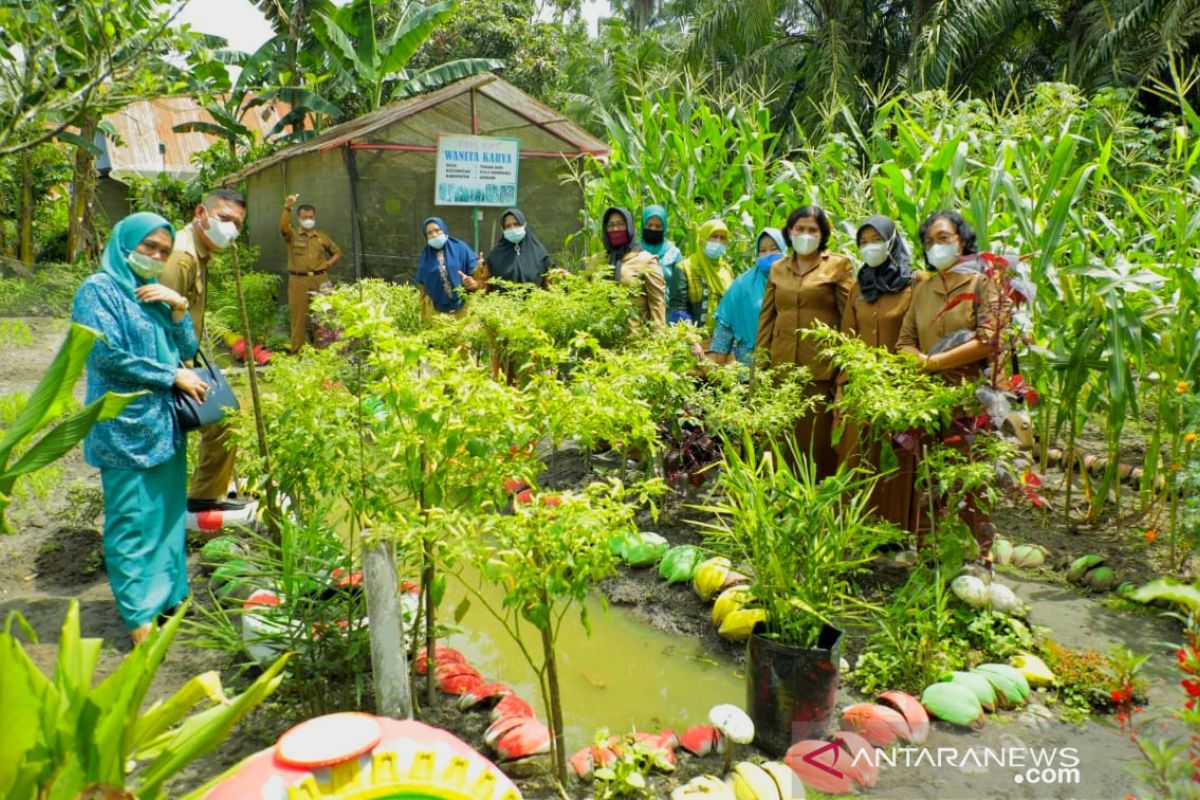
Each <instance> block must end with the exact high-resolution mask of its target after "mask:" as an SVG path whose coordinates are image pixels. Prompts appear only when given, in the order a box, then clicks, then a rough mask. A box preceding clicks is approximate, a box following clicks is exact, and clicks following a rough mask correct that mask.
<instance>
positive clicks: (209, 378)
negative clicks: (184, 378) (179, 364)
mask: <svg viewBox="0 0 1200 800" xmlns="http://www.w3.org/2000/svg"><path fill="white" fill-rule="evenodd" d="M194 372H195V373H196V374H197V375H199V376H200V379H201V380H202V381H204V382H205V383H207V384H208V391H207V392H206V393H205V395H204V402H203V403H198V402H196V401H195V400H194V399H192V397H191V395H189V394H187V393H185V392H182V391H180V390H179V387H175V390H174V392H175V419H177V420H179V430H181V431H183V432H184V433H188V432H189V431H196V430H199V429H201V428H206V427H208V426H209V425H214V424H216V423H218V422H220V421H221V420H223V419H224V418H225V415H226V414H227V413H229V412H230V411H237V410H238V408H239V406H238V401H237V396H236V395H234V393H233V389H232V388H231V387H230V386H229V381H227V380H225V376H224V375H222V374H221V370H220V368H219V367H217V366H216V365H215V364H213V363H212V362H210V361H209V360H208V357H207V356H205V355H204V351H203V350H197V351H196V367H195V368H194Z"/></svg>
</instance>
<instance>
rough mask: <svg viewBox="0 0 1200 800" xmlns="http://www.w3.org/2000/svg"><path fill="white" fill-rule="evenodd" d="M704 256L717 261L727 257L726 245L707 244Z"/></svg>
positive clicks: (717, 243)
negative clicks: (724, 256)
mask: <svg viewBox="0 0 1200 800" xmlns="http://www.w3.org/2000/svg"><path fill="white" fill-rule="evenodd" d="M704 255H705V256H707V257H708V258H711V259H713V260H714V261H715V260H716V259H718V258H720V257H721V256H723V255H725V245H724V244H722V243H721V242H711V241H710V242H707V243H706V244H705V245H704Z"/></svg>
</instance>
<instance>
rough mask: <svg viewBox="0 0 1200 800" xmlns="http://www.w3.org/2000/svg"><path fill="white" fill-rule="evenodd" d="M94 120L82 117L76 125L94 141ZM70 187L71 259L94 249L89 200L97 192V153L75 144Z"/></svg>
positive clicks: (68, 236) (93, 222) (69, 226)
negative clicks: (93, 153)
mask: <svg viewBox="0 0 1200 800" xmlns="http://www.w3.org/2000/svg"><path fill="white" fill-rule="evenodd" d="M97 124H98V121H97V120H96V118H95V117H87V118H85V119H84V121H83V123H82V124H81V125H80V126H79V135H80V136H82V137H83V138H84V139H87V140H88V141H89V142H90V141H93V140H94V139H95V138H96V127H97ZM71 189H72V191H71V213H70V215H69V217H68V219H67V260H68V261H74V260H75V259H76V258H78V257H79V255H80V254H81V253H86V254H89V255H92V254H94V251H95V246H94V245H95V241H96V223H95V219H94V217H93V215H92V201H93V199H94V198H95V195H96V157H95V156H93V155H92V153H91V151H89V150H87V149H86V148H83V147H76V148H75V164H74V167H73V168H72V172H71Z"/></svg>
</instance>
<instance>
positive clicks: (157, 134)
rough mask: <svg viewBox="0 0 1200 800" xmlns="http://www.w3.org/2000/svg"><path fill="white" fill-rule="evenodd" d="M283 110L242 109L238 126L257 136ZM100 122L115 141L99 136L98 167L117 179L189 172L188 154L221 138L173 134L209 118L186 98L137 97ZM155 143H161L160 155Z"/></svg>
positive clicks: (182, 175) (270, 107)
mask: <svg viewBox="0 0 1200 800" xmlns="http://www.w3.org/2000/svg"><path fill="white" fill-rule="evenodd" d="M287 113H288V107H287V106H286V105H285V104H282V103H280V104H276V105H272V104H270V103H268V104H265V105H263V106H260V107H258V108H254V109H251V110H250V111H248V112H246V114H245V116H244V117H243V118H242V124H243V125H245V126H246V127H247V128H250V129H251V130H253V131H257V132H258V134H259V136H260V137H261V136H262V135H264V134H265V133H266V132H267V131H269V130H271V128H273V127H274V126H275V124H276V123H277V122H279V119H280V117H281V116H282V115H285V114H287ZM104 120H105V121H106V122H109V123H111V124H112V126H113V127H114V128H115V129H116V131H117V134H118V135H119V141H117V142H114V141H112V140H109V139H108V138H107V137H103V138H104V139H105V142H104V147H105V149H106V150H107V158H104V159H101V160H100V161H99V162H98V164H97V166H98V167H100V168H105V167H107V168H110V169H112V172H113V176H114V177H117V178H120V177H121V176H122V175H129V174H136V175H141V176H143V177H154V176H155V175H158V173H160V172H166V173H168V174H170V175H172V176H174V177H178V178H186V177H190V176H193V175H195V174H196V172H197V170H196V168H195V167H194V166H193V165H192V162H191V159H192V156H193V155H194V154H196V153H198V152H200V151H201V150H205V149H207V148H209V147H210V146H212V145H213V144H215V143H216V142H218V141H221V139H220V137H217V136H213V135H212V134H208V133H199V132H189V133H176V132H175V131H174V130H173V128H174V126H176V125H179V124H180V123H183V122H193V121H203V122H212V121H213V119H212V117H211V116H210V115H209V113H208V112H207V111H205V110H204V109H203V108H201V107H200V106H199V105H198V104H197V103H196V101H195V99H193V98H191V97H160V98H158V99H155V100H140V101H138V102H136V103H131V104H129V105H128V106H126V107H125V108H123V109H121V110H120V111H117V112H115V113H112V114H109V115H108V116H107V117H105V118H104ZM101 136H102V135H101ZM160 142H161V143H162V144H163V145H164V152H161V153H160V152H159V147H158V146H159V143H160Z"/></svg>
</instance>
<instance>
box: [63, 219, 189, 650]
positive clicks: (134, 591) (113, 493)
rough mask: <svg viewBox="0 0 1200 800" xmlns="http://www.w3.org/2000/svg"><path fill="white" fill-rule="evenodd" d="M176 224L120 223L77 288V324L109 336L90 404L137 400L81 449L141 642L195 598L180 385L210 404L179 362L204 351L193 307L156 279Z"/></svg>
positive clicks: (123, 606) (111, 563)
mask: <svg viewBox="0 0 1200 800" xmlns="http://www.w3.org/2000/svg"><path fill="white" fill-rule="evenodd" d="M174 235H175V229H174V228H172V227H171V224H170V223H169V222H167V221H166V220H165V219H163V218H162V217H160V216H158V215H157V214H150V213H144V212H143V213H138V214H132V215H130V216H128V217H126V218H125V219H123V220H121V221H120V222H118V223H117V225H116V227H114V228H113V231H112V237H111V238H110V239H109V241H108V245H107V247H105V249H104V254H103V256H102V258H101V268H100V270H99V271H98V272H96V273H95V274H94V275H92V276H90V277H89V278H88V279H87V280H85V281H84V282H83V285H82V286H80V287H79V291H78V293H76V295H75V302H74V304H73V305H72V311H71V318H72V319H73V320H74V321H75V322H78V323H80V324H81V325H86V326H88V327H89V328H92V329H94V330H96V331H99V332H100V333H101V334H102V338H99V339H97V340H96V343H95V345H94V346H93V347H92V352H91V353H90V354H89V355H88V360H87V402H89V403H91V402H92V401H94V400H96V399H98V398H100V397H103V396H104V394H105V393H107V392H117V393H141V395H140V396H139V397H137V398H136V399H134V400H133V401H132V402H131V403H130V404H129V405H127V406H126V407H125V409H124V410H123V411H122V412H121V413H120V415H118V416H117V417H116V418H115V419H111V420H108V421H105V422H100V423H97V425H96V426H95V427H94V428H92V430H91V432H90V433H88V435H87V438H86V439H85V440H84V443H83V455H84V459H85V460H86V461H87V463H88V464H90V465H92V466H93V467H97V468H98V469H99V470H100V483H101V486H102V488H103V490H104V563H105V568H106V570H107V572H108V580H109V583H110V584H111V586H112V591H113V596H114V597H115V599H116V601H117V609H118V611H120V614H121V617H122V619H124V621H125V626H126V628H128V630H129V632H130V636H131V637H132V639H133V642H134V644H140V643H141V642H142V641H144V640H145V638H146V637H147V636H148V635H149V633H150V628H151V626H152V625H153V624H154V621H155V620H156V619H158V617H159V616H160V615H162V614H165V613H169V612H171V611H172V610H174V609H175V607H176V606H178V605H179V604H180V603H182V602H183V601H184V599H186V598H187V596H188V582H187V553H186V551H185V549H184V540H185V537H186V535H187V534H186V532H185V529H184V522H185V517H186V506H187V447H186V445H185V442H184V437H183V434H182V433H181V432H180V430H179V425H178V424H177V423H176V421H175V412H174V403H173V399H172V388H173V387H178V388H179V389H180V391H183V392H186V393H187V394H189V395H191V396H193V397H195V398H196V399H197V400H202V399H203V397H204V394H205V392H206V391H207V390H208V386H207V385H206V384H205V383H204V381H202V380H201V379H200V377H199V376H198V375H197V374H196V373H195V372H193V371H192V370H190V369H186V368H183V367H181V366H180V363H181V361H182V360H184V359H190V358H192V357H194V356H195V355H196V334H195V330H194V328H193V327H192V321H191V318H190V317H189V316H188V302H187V300H186V299H184V297H183V296H182V295H180V294H178V293H177V292H175V291H174V290H172V289H168V288H167V287H166V286H163V285H162V284H160V283H159V282H158V276H159V274H160V273H161V272H162V270H163V267H164V266H166V262H167V257H168V256H169V255H170V254H171V245H172V242H173V240H174Z"/></svg>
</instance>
